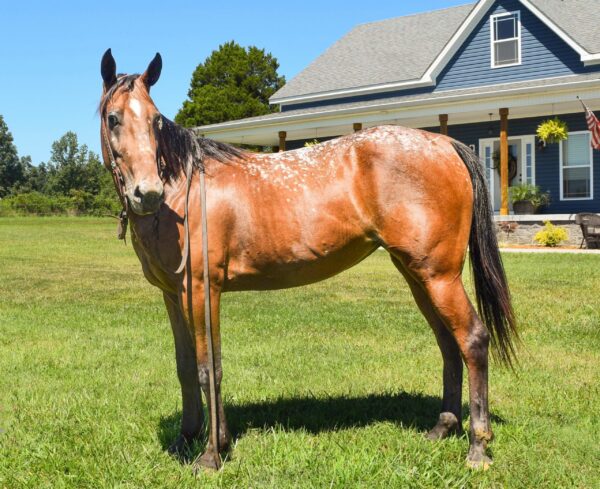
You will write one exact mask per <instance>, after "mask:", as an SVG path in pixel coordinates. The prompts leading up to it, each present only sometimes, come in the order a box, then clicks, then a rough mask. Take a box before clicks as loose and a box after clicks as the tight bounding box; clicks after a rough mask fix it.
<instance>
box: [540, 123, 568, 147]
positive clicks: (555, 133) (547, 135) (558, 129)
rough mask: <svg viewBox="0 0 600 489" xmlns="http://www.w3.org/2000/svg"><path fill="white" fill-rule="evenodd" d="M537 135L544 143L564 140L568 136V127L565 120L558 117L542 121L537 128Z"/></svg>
mask: <svg viewBox="0 0 600 489" xmlns="http://www.w3.org/2000/svg"><path fill="white" fill-rule="evenodd" d="M537 136H538V138H540V140H542V141H544V143H546V144H554V143H558V142H560V141H564V140H565V139H567V138H568V137H569V128H568V126H567V123H566V122H565V121H561V120H560V119H559V118H558V117H554V118H553V119H548V120H545V121H544V122H542V123H541V124H540V125H539V126H538V128H537Z"/></svg>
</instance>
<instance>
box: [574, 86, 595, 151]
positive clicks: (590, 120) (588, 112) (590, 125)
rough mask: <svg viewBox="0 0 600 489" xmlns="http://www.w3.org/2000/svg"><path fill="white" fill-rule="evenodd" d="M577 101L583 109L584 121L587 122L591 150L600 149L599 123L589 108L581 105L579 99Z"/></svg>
mask: <svg viewBox="0 0 600 489" xmlns="http://www.w3.org/2000/svg"><path fill="white" fill-rule="evenodd" d="M577 98H579V97H577ZM579 101H580V102H581V104H582V105H583V108H584V109H585V120H586V121H587V125H588V128H589V130H590V132H591V133H592V148H594V149H600V121H599V120H598V118H597V117H596V115H595V114H594V113H593V112H592V111H591V110H590V108H589V107H588V106H587V105H585V104H584V103H583V100H581V99H580V100H579Z"/></svg>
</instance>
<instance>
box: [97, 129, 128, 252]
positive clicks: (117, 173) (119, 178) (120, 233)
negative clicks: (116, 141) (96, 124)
mask: <svg viewBox="0 0 600 489" xmlns="http://www.w3.org/2000/svg"><path fill="white" fill-rule="evenodd" d="M101 126H102V128H101V131H102V139H103V140H104V146H105V147H106V152H107V153H108V158H109V161H110V172H111V174H112V177H113V181H114V183H115V187H116V188H117V194H118V195H119V200H120V201H121V206H122V207H123V208H122V209H121V212H119V215H118V217H117V219H118V220H119V224H118V226H117V238H118V239H122V240H123V241H126V237H127V224H128V223H129V217H128V215H127V212H128V211H129V203H128V201H127V196H126V195H125V178H124V177H123V173H122V172H121V168H119V165H117V161H116V160H115V155H114V153H113V150H112V147H111V145H110V141H109V140H108V135H107V134H106V121H105V120H104V118H102V125H101Z"/></svg>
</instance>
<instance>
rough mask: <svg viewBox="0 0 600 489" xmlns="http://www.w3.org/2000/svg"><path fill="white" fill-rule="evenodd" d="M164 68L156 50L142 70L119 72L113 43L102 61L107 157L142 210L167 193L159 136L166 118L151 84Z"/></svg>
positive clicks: (150, 209) (123, 190)
mask: <svg viewBox="0 0 600 489" xmlns="http://www.w3.org/2000/svg"><path fill="white" fill-rule="evenodd" d="M161 68H162V60H161V57H160V54H158V53H156V56H155V57H154V59H153V60H152V61H151V62H150V64H149V65H148V68H147V69H146V71H145V72H144V74H143V75H117V66H116V63H115V60H114V58H113V56H112V54H111V51H110V49H109V50H107V51H106V53H104V56H103V57H102V63H101V72H102V79H103V80H104V92H103V95H102V101H101V103H100V117H101V119H102V120H101V138H102V154H103V156H104V162H105V164H106V166H107V167H108V168H109V169H110V170H111V171H112V172H113V175H114V176H115V184H116V185H117V191H119V193H120V194H121V197H122V198H123V199H126V200H127V201H128V203H129V208H130V209H131V210H132V211H133V212H135V213H136V214H140V215H145V214H152V213H154V212H156V211H157V210H158V208H159V207H160V205H161V203H162V201H163V197H164V188H163V183H162V181H161V178H160V165H159V158H160V156H159V147H158V144H159V143H158V137H157V136H158V131H160V128H161V124H162V119H161V115H160V112H159V111H158V109H157V108H156V106H155V105H154V102H153V101H152V99H151V98H150V87H151V86H152V85H154V84H155V83H156V82H157V81H158V78H159V76H160V71H161Z"/></svg>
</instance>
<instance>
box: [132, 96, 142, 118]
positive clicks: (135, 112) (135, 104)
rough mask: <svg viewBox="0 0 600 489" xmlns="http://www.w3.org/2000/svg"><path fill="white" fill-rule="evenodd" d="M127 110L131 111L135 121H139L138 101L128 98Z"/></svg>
mask: <svg viewBox="0 0 600 489" xmlns="http://www.w3.org/2000/svg"><path fill="white" fill-rule="evenodd" d="M129 108H130V109H131V112H133V115H135V117H136V118H137V119H140V118H141V117H142V104H141V103H140V101H139V100H138V99H136V98H133V97H130V99H129Z"/></svg>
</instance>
